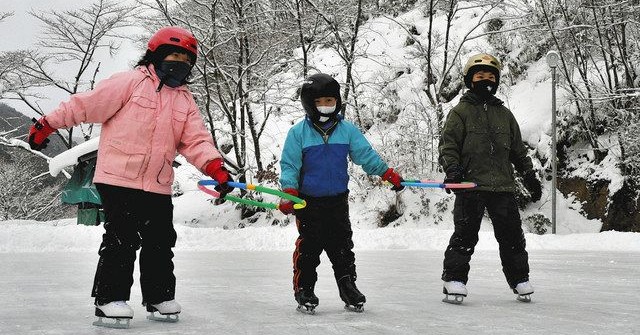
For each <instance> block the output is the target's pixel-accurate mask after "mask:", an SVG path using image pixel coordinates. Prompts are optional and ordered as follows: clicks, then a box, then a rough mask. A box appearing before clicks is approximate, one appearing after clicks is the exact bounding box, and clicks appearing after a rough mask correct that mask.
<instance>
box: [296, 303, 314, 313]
mask: <svg viewBox="0 0 640 335" xmlns="http://www.w3.org/2000/svg"><path fill="white" fill-rule="evenodd" d="M316 306H318V305H298V307H297V308H296V310H297V311H298V312H300V313H303V314H309V315H313V314H316Z"/></svg>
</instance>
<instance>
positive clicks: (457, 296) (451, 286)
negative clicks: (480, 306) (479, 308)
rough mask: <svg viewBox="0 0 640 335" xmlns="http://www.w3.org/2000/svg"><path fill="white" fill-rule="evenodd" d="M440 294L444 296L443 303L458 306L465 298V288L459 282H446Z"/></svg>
mask: <svg viewBox="0 0 640 335" xmlns="http://www.w3.org/2000/svg"><path fill="white" fill-rule="evenodd" d="M442 293H444V294H445V296H444V299H442V301H443V302H446V303H449V304H455V305H460V304H461V303H462V301H463V300H464V297H466V296H467V287H466V286H465V285H464V283H462V282H459V281H455V280H452V281H446V282H444V286H443V287H442Z"/></svg>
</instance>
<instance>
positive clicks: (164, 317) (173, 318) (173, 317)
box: [147, 312, 180, 322]
mask: <svg viewBox="0 0 640 335" xmlns="http://www.w3.org/2000/svg"><path fill="white" fill-rule="evenodd" d="M147 320H151V321H160V322H178V321H179V320H180V317H179V316H178V313H175V314H160V313H159V312H158V315H156V313H155V312H150V313H149V315H147Z"/></svg>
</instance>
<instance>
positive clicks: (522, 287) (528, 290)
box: [513, 280, 533, 302]
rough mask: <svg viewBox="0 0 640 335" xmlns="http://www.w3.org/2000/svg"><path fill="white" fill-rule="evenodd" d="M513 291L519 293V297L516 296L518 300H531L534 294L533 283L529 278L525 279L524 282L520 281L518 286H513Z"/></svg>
mask: <svg viewBox="0 0 640 335" xmlns="http://www.w3.org/2000/svg"><path fill="white" fill-rule="evenodd" d="M513 293H515V294H517V295H518V297H517V298H516V299H518V301H522V302H531V294H533V286H531V283H530V282H529V281H528V280H527V281H524V282H522V283H519V284H518V285H516V287H514V288H513Z"/></svg>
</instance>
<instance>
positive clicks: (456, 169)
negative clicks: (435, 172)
mask: <svg viewBox="0 0 640 335" xmlns="http://www.w3.org/2000/svg"><path fill="white" fill-rule="evenodd" d="M445 173H446V174H447V175H446V176H445V178H444V183H445V184H459V183H461V182H462V174H463V173H464V169H463V168H462V166H460V165H458V164H452V165H450V166H449V167H448V168H447V171H445ZM445 191H447V193H451V190H450V189H448V188H446V189H445Z"/></svg>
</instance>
